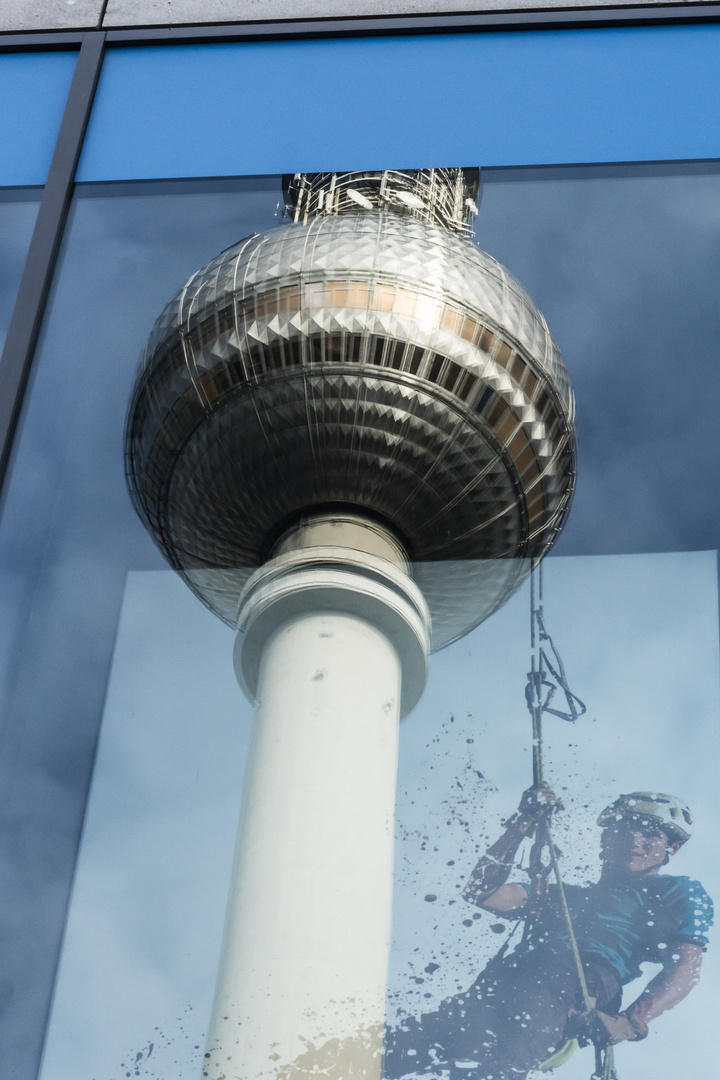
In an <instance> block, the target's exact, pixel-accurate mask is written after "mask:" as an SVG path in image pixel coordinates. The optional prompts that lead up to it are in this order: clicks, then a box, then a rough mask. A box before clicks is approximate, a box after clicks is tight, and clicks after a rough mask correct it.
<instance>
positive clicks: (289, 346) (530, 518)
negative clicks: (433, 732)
mask: <svg viewBox="0 0 720 1080" xmlns="http://www.w3.org/2000/svg"><path fill="white" fill-rule="evenodd" d="M408 178H409V179H408ZM401 181H402V182H401ZM285 190H286V194H287V196H288V198H289V201H290V207H289V212H290V214H291V217H292V218H294V220H291V221H290V222H287V223H284V224H282V225H280V226H279V227H276V228H274V229H271V230H270V231H268V232H265V233H262V234H260V235H254V236H250V237H248V238H246V239H244V240H241V241H240V242H239V243H237V244H235V245H234V246H233V247H231V248H228V249H227V250H226V251H223V252H222V253H221V254H220V255H218V256H217V258H215V259H213V261H212V262H210V263H209V264H208V265H207V266H206V267H204V268H203V269H202V270H199V271H198V272H197V273H196V274H194V275H193V276H192V277H191V278H190V280H189V281H188V282H187V283H186V284H185V285H184V286H183V288H182V289H181V290H180V291H179V292H178V293H177V295H176V296H175V297H173V299H172V300H171V301H170V303H169V304H168V305H167V307H166V308H165V310H164V311H163V313H162V314H161V316H160V317H159V319H158V320H157V322H156V324H155V327H154V328H153V331H152V333H151V334H150V337H149V339H148V342H147V344H146V346H145V350H144V353H143V356H142V360H141V363H140V369H139V372H138V375H137V379H136V382H135V387H134V391H133V395H132V400H131V404H130V410H129V415H128V421H127V471H128V481H129V485H130V490H131V494H132V497H133V500H134V503H135V506H136V508H137V510H138V513H139V514H140V516H141V518H142V519H143V521H144V522H145V524H146V526H147V528H148V529H149V530H150V532H151V533H152V535H153V537H154V539H155V540H156V542H157V544H158V545H159V546H160V548H161V550H162V551H163V553H164V554H165V556H166V557H167V559H168V560H169V562H170V563H171V564H172V566H174V567H175V568H176V569H177V570H178V571H179V572H180V573H181V574H182V575H183V577H184V578H185V579H186V581H187V582H188V584H189V585H190V586H191V588H193V589H194V591H195V592H196V593H197V594H198V595H199V596H200V597H201V599H202V600H203V601H204V602H205V603H206V604H208V606H209V607H210V608H212V610H214V611H215V612H216V613H217V614H218V615H220V616H221V618H223V619H225V620H226V621H227V622H229V623H231V624H233V625H234V624H235V621H236V617H237V605H238V598H239V595H240V592H241V590H242V587H243V585H244V583H245V581H246V580H247V578H248V576H249V575H250V573H251V572H252V571H253V570H254V569H256V568H257V567H258V566H259V565H261V564H262V563H263V562H264V561H265V560H267V558H268V557H269V556H270V554H271V551H272V548H273V545H274V544H275V543H276V542H277V541H278V539H279V537H280V536H281V535H282V534H283V532H284V530H286V529H287V528H288V527H289V526H291V525H292V524H293V522H294V521H296V520H297V519H298V518H300V517H302V515H304V514H308V513H310V512H312V511H318V510H319V511H333V510H338V511H352V512H355V513H361V514H364V515H366V516H367V517H369V518H371V519H375V520H377V521H379V522H381V523H384V524H385V525H387V526H389V527H390V528H391V530H392V531H393V532H394V534H395V535H396V536H397V537H398V538H399V540H400V541H401V543H402V544H403V546H404V547H405V550H406V551H407V552H408V554H409V557H410V560H411V562H412V564H413V573H414V576H415V577H416V579H417V581H418V583H419V584H420V586H421V588H422V590H423V592H424V594H425V597H426V599H427V602H428V604H429V607H430V611H431V613H432V617H433V644H434V647H436V648H437V647H440V646H441V645H444V644H446V643H447V642H448V641H450V640H453V639H454V638H455V637H457V636H459V635H460V634H462V633H464V632H465V631H466V630H467V629H469V628H470V626H472V625H475V624H477V623H478V622H480V621H482V619H484V618H486V617H487V616H488V615H489V614H491V613H492V611H494V610H496V609H497V608H498V607H499V606H500V605H501V604H502V603H503V602H504V601H505V600H506V599H507V597H508V596H509V595H510V594H511V593H512V592H513V591H514V590H515V589H516V588H517V586H518V584H519V583H520V581H521V580H522V579H523V578H524V576H525V575H526V573H527V571H528V568H529V560H531V559H537V558H541V557H542V556H543V555H544V554H545V552H546V551H547V550H548V549H549V547H550V546H551V544H552V543H553V541H554V539H555V538H556V536H557V535H558V533H559V531H560V529H561V527H562V524H563V519H564V517H565V515H566V513H567V510H568V506H569V502H570V498H571V494H572V490H573V485H574V478H575V436H574V428H573V416H574V404H573V397H572V392H571V390H570V386H569V383H568V379H567V375H566V372H565V368H564V366H563V362H562V358H561V356H560V353H559V351H558V348H557V346H556V345H555V342H554V341H553V339H552V337H551V335H550V332H549V330H548V327H547V324H546V322H545V320H544V318H543V317H542V315H541V314H540V312H539V311H538V310H537V308H536V307H535V305H534V304H533V302H532V300H531V299H530V298H529V297H528V295H527V294H526V293H525V291H524V290H523V289H522V287H521V286H520V285H519V283H518V282H517V281H516V280H515V278H514V277H513V276H512V275H511V274H510V273H509V272H508V271H507V270H506V269H505V268H504V267H502V266H501V265H500V264H499V263H498V262H496V261H495V259H493V258H492V257H491V256H489V255H487V254H486V253H485V252H483V251H480V250H479V249H478V248H477V247H476V246H475V245H474V244H473V243H472V242H471V240H470V239H469V238H468V236H467V232H468V227H467V225H466V223H465V218H466V217H467V212H468V207H472V196H473V192H474V191H476V190H477V187H476V185H475V188H474V189H473V181H472V175H471V172H470V171H464V170H444V171H442V170H417V171H416V173H399V174H393V173H376V174H369V173H365V174H344V176H340V177H338V176H334V175H333V174H317V175H316V176H310V177H303V176H298V177H295V178H292V179H289V180H287V181H286V184H285Z"/></svg>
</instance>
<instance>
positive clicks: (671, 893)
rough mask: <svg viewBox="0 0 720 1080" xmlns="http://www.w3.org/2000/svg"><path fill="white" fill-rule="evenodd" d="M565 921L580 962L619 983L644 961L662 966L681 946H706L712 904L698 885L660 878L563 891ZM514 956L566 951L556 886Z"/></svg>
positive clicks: (530, 921)
mask: <svg viewBox="0 0 720 1080" xmlns="http://www.w3.org/2000/svg"><path fill="white" fill-rule="evenodd" d="M565 895H566V897H567V902H568V907H569V909H570V915H571V916H572V922H573V928H574V930H575V937H576V938H577V943H578V947H579V949H580V954H581V956H582V958H583V960H584V961H585V962H586V963H587V962H588V961H592V960H600V961H601V962H604V963H605V964H608V965H609V966H610V967H611V968H612V969H613V970H614V971H615V972H616V973H617V974H618V976H619V978H620V981H621V982H622V983H627V982H630V980H631V979H634V978H636V977H637V976H638V975H639V974H640V964H642V963H644V962H645V961H649V962H651V963H664V962H665V961H666V960H668V959H669V958H670V957H671V956H672V951H673V948H676V947H677V946H678V945H682V944H685V943H687V944H691V945H699V946H700V947H701V948H703V949H704V948H705V946H706V945H707V931H708V929H709V928H710V926H711V925H712V921H713V904H712V900H711V899H710V897H709V896H708V894H707V893H706V892H705V890H704V889H703V887H702V885H701V884H700V882H699V881H693V879H692V878H688V877H670V876H669V875H666V874H657V875H653V874H651V875H647V876H644V877H643V876H639V877H637V878H635V877H628V878H625V879H622V880H615V881H606V882H603V881H599V882H598V883H597V884H596V885H566V886H565ZM527 919H528V921H527V926H526V930H525V934H524V936H523V940H522V942H521V943H520V944H519V945H518V946H517V948H516V950H515V952H517V953H527V952H531V951H533V950H535V949H540V950H542V949H544V948H551V949H552V948H557V947H558V946H565V947H567V946H569V940H568V936H567V931H566V929H565V920H564V917H563V914H562V908H561V905H560V898H559V896H558V889H557V885H551V886H550V893H549V896H548V897H547V898H546V899H544V900H542V901H541V902H540V904H539V906H538V907H537V908H536V910H535V911H533V912H532V913H530V912H528V914H527Z"/></svg>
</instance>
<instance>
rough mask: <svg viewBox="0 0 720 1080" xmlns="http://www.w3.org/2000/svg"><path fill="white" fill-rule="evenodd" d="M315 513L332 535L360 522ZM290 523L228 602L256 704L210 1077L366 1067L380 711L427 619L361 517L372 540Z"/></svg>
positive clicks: (381, 879) (411, 662)
mask: <svg viewBox="0 0 720 1080" xmlns="http://www.w3.org/2000/svg"><path fill="white" fill-rule="evenodd" d="M343 524H344V528H343ZM333 527H334V529H335V534H334V535H333V536H332V539H333V540H335V541H338V540H347V539H348V530H350V532H353V531H354V530H356V529H357V528H359V527H360V528H362V526H358V525H357V524H356V523H352V522H350V523H349V522H348V521H345V522H344V523H340V522H338V521H337V520H336V521H335V522H334V526H333ZM323 528H324V529H325V530H326V529H327V528H328V522H327V519H324V524H323ZM307 533H308V530H307V528H305V529H304V530H302V535H301V536H295V537H294V539H293V541H292V543H291V544H290V545H285V546H284V547H283V548H282V551H283V552H284V553H283V554H281V555H280V556H279V558H276V559H274V560H272V562H271V563H269V564H267V565H266V566H265V567H263V568H262V570H261V571H259V572H258V574H257V575H256V577H255V580H254V581H253V582H251V583H250V586H249V587H248V590H247V591H246V598H245V603H244V607H243V614H242V615H241V628H242V629H243V630H244V633H243V635H242V637H241V638H239V647H238V649H237V650H236V666H237V667H238V669H239V670H238V674H239V677H240V679H241V682H242V683H244V684H245V686H246V687H248V684H250V688H251V689H252V690H253V691H254V696H255V698H256V700H257V712H256V718H255V725H256V726H255V734H254V741H253V748H252V751H251V757H250V761H249V765H248V774H247V777H246V788H245V806H244V812H243V817H242V822H241V828H240V833H239V837H238V846H237V852H236V859H235V866H234V870H233V881H232V886H231V894H230V899H229V904H228V910H227V917H226V928H225V938H224V943H223V950H222V960H221V967H220V973H219V977H218V984H217V990H216V999H215V1005H214V1010H213V1016H212V1021H211V1026H210V1031H209V1034H208V1041H207V1047H206V1057H205V1067H204V1070H203V1072H204V1075H205V1076H207V1077H209V1078H210V1080H265V1078H267V1080H290V1078H292V1080H299V1078H300V1077H305V1076H307V1077H310V1076H311V1075H313V1074H314V1075H315V1076H317V1074H318V1071H322V1075H323V1076H325V1077H329V1078H331V1080H350V1078H351V1077H352V1078H357V1080H360V1078H367V1080H377V1078H379V1076H380V1068H381V1050H382V1031H383V1020H384V1009H385V991H386V980H387V965H388V953H389V947H390V919H391V898H392V854H393V823H394V807H395V784H396V772H397V742H398V722H399V719H400V716H401V715H402V714H403V711H407V705H408V703H411V704H414V700H417V697H419V693H420V692H421V689H422V682H423V681H424V664H425V658H426V656H427V629H428V628H427V618H426V615H425V612H424V605H423V602H422V598H421V597H420V594H419V593H418V592H417V590H416V589H415V587H414V586H413V585H412V582H411V581H410V579H409V577H407V575H406V574H405V572H404V570H403V569H400V568H399V567H398V566H397V564H396V563H395V564H393V563H391V562H390V561H389V560H388V559H385V558H383V557H382V555H387V554H389V552H388V551H387V550H386V551H383V550H382V549H381V550H380V551H379V552H378V531H377V529H376V528H375V527H372V534H373V544H372V548H373V550H374V551H375V552H376V554H375V555H369V554H368V553H367V548H368V547H369V546H370V545H369V544H367V543H365V548H366V551H365V552H364V553H363V552H360V551H358V550H357V548H355V549H354V550H348V549H347V548H345V547H341V546H339V545H338V544H337V543H336V544H334V545H332V546H328V545H326V544H321V545H320V546H318V545H314V544H308V542H307V541H308V535H307ZM337 534H339V535H337ZM311 539H312V540H320V541H322V540H327V539H328V536H327V535H325V534H320V533H319V532H318V529H317V526H316V527H315V528H314V530H313V535H312V537H311ZM352 542H353V543H354V544H358V543H359V540H358V538H357V536H355V538H354V540H353V541H352ZM288 547H289V549H290V552H289V554H288ZM378 553H379V554H380V556H381V557H379V558H378V557H377V555H378ZM393 554H394V558H395V559H396V560H397V547H395V548H394V552H393ZM353 609H354V610H353ZM403 628H404V629H403ZM421 670H422V677H420V678H419V675H420V671H421ZM403 681H404V682H405V686H404V687H403V685H402V684H403ZM403 705H404V706H405V709H403Z"/></svg>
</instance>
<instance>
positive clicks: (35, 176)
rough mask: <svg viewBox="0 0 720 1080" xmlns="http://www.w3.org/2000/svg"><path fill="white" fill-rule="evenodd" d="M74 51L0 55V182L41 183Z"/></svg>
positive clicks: (58, 120)
mask: <svg viewBox="0 0 720 1080" xmlns="http://www.w3.org/2000/svg"><path fill="white" fill-rule="evenodd" d="M76 58H77V53H76V52H70V51H69V52H33V53H4V54H3V55H0V101H2V109H1V110H0V185H3V186H7V187H9V186H13V187H15V186H18V185H21V184H23V185H25V184H44V183H45V180H46V178H47V174H48V169H49V168H50V160H51V158H52V154H53V150H54V149H55V141H56V139H57V136H58V132H59V130H60V122H61V120H62V117H63V112H64V111H65V103H66V101H67V96H68V91H69V90H70V83H71V82H72V77H73V75H74V73H75V60H76Z"/></svg>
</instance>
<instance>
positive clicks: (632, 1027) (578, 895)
mask: <svg viewBox="0 0 720 1080" xmlns="http://www.w3.org/2000/svg"><path fill="white" fill-rule="evenodd" d="M561 808H562V805H561V803H560V800H559V799H558V798H557V796H556V795H555V793H554V792H553V791H552V789H551V788H550V787H549V786H547V785H546V784H540V785H537V786H534V787H532V788H530V789H528V790H527V791H526V792H525V793H524V794H523V796H522V800H521V802H520V806H519V808H518V810H517V812H516V813H515V814H514V815H513V816H512V817H511V818H510V820H509V821H507V822H506V823H505V831H504V833H503V835H502V836H501V837H500V839H499V840H498V841H497V842H496V843H495V844H493V845H492V847H490V848H489V849H488V851H487V853H486V854H485V855H484V856H483V858H481V859H480V861H479V862H478V863H477V865H476V866H475V868H474V870H473V872H472V874H471V875H470V878H469V880H468V882H467V884H466V886H465V888H464V891H463V894H462V895H463V898H464V899H465V900H466V901H468V902H469V903H471V904H474V905H476V906H477V907H480V908H482V909H484V910H486V911H490V912H493V913H495V914H496V915H498V916H501V917H503V918H509V919H513V918H515V919H521V920H523V921H524V924H525V926H524V933H523V937H522V939H521V941H520V942H519V943H518V944H517V945H516V946H515V948H514V949H512V950H511V951H503V950H501V952H500V953H499V954H498V955H497V956H496V957H495V958H494V959H493V960H491V961H490V963H489V964H488V965H487V967H486V968H485V970H484V971H483V972H482V973H481V974H480V975H479V976H478V978H477V979H476V980H475V982H474V983H473V984H472V986H470V987H469V988H468V989H467V990H466V991H465V992H464V993H461V994H458V995H455V996H454V997H451V998H449V999H447V1000H446V1001H444V1002H443V1003H442V1004H441V1005H440V1006H439V1008H438V1009H437V1010H436V1011H435V1012H432V1013H428V1014H425V1015H423V1016H420V1017H418V1018H405V1019H404V1020H402V1021H401V1022H400V1023H399V1024H398V1025H397V1026H396V1027H395V1028H392V1029H389V1030H388V1032H387V1036H386V1050H385V1073H384V1075H385V1077H386V1078H387V1080H395V1078H397V1077H401V1076H404V1075H406V1074H408V1073H436V1074H437V1073H438V1072H439V1070H445V1071H448V1070H449V1073H450V1077H451V1080H452V1078H456V1077H460V1076H462V1077H472V1080H522V1078H525V1077H526V1076H527V1074H528V1072H529V1071H530V1070H532V1069H534V1068H538V1067H539V1066H540V1065H541V1063H543V1062H544V1063H545V1067H546V1068H547V1067H549V1066H548V1059H549V1060H550V1062H552V1061H553V1055H557V1053H558V1051H559V1049H560V1048H561V1047H562V1046H563V1044H565V1045H567V1040H568V1039H571V1038H576V1039H579V1040H580V1043H581V1044H582V1043H584V1042H585V1043H587V1042H593V1043H595V1045H596V1046H604V1047H607V1046H612V1045H613V1044H615V1043H618V1042H622V1041H625V1040H630V1041H637V1040H640V1039H644V1038H645V1037H646V1036H647V1035H648V1025H649V1023H650V1022H651V1021H652V1020H654V1019H655V1018H656V1017H658V1016H659V1015H660V1014H661V1013H663V1012H665V1011H666V1010H668V1009H671V1008H673V1007H674V1006H675V1005H677V1004H678V1003H679V1002H680V1001H682V999H683V998H684V997H685V996H686V995H687V994H688V993H689V992H690V990H691V989H692V988H693V986H694V985H695V983H696V982H697V981H698V978H699V973H700V965H701V962H702V956H703V952H704V949H705V947H706V945H707V936H706V934H707V930H708V928H709V927H710V925H711V922H712V902H711V900H710V897H709V896H708V895H707V893H706V892H705V890H704V889H703V887H702V886H701V885H700V884H699V882H697V881H694V880H692V879H691V878H687V877H674V876H672V875H670V874H664V873H661V872H660V871H661V869H662V867H664V866H665V865H667V863H668V862H669V861H670V859H671V857H672V856H673V855H674V854H675V853H676V852H677V851H678V849H679V848H680V847H681V846H682V844H684V843H685V842H686V841H687V840H688V839H689V837H690V832H691V826H692V821H691V817H690V813H689V811H688V809H687V807H685V806H684V805H683V804H682V803H680V802H679V801H678V800H677V799H675V798H674V797H673V796H671V795H663V794H659V793H651V792H634V793H632V794H630V795H621V796H620V797H619V798H617V799H616V800H615V802H614V803H613V804H612V805H611V806H609V807H607V809H605V810H603V812H602V813H601V814H600V816H599V818H598V825H600V826H601V828H602V833H601V840H600V845H601V849H600V854H601V862H602V871H601V874H600V879H599V881H597V882H596V883H595V884H591V885H585V886H580V885H565V886H564V893H565V898H566V901H567V909H568V910H567V911H566V912H563V910H562V909H561V908H562V905H561V903H560V899H561V898H560V895H559V893H560V892H561V886H560V885H559V884H557V883H555V884H548V885H547V887H546V888H544V889H535V890H533V889H531V888H530V887H529V886H528V885H526V884H522V883H520V882H515V881H508V878H509V877H510V872H511V870H512V868H513V863H514V860H515V856H516V854H517V851H518V849H519V847H520V844H521V843H522V841H523V840H524V839H525V838H526V837H530V836H532V835H534V834H536V833H539V832H540V831H541V830H542V828H543V825H544V824H547V823H549V821H550V818H551V816H552V815H554V814H555V813H556V812H557V811H558V810H559V809H561ZM548 835H549V832H548ZM568 913H569V914H568ZM568 925H571V926H572V928H573V931H574V937H575V940H576V943H577V950H576V954H575V956H574V954H573V951H572V948H571V944H572V943H571V940H570V936H569V934H568ZM645 962H650V963H659V964H661V965H662V968H661V971H660V972H659V973H658V974H657V975H656V976H655V977H654V978H653V979H652V980H651V981H650V983H649V984H648V985H647V986H646V988H645V989H644V990H643V992H642V993H641V994H640V996H639V997H638V998H637V999H636V1000H635V1001H633V1002H632V1004H630V1005H629V1006H628V1007H627V1008H626V1009H624V1010H623V1011H622V1012H621V1011H620V1008H621V997H622V988H623V986H624V985H625V984H626V983H628V982H631V981H632V980H633V979H635V978H636V977H637V976H638V975H640V973H641V971H640V965H641V964H643V963H645ZM578 964H581V965H582V969H583V972H584V977H585V983H586V995H589V999H590V1003H591V1005H592V1008H590V1009H588V1008H587V1007H586V1006H587V1000H588V999H587V996H586V997H585V1003H583V996H582V995H581V993H580V986H579V977H578V969H577V965H578ZM557 1063H558V1064H559V1062H557Z"/></svg>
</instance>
